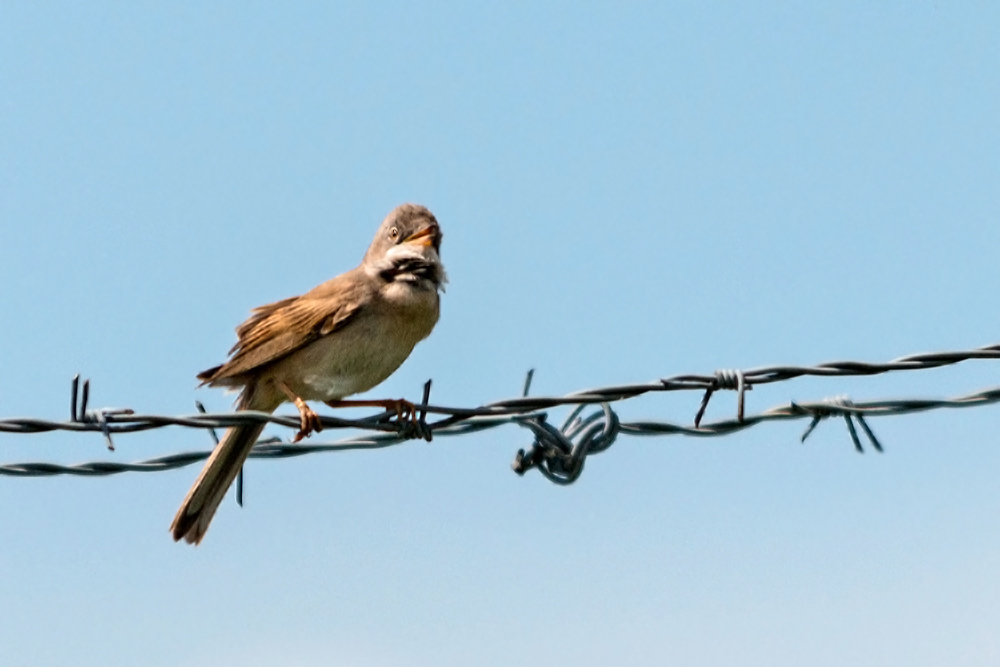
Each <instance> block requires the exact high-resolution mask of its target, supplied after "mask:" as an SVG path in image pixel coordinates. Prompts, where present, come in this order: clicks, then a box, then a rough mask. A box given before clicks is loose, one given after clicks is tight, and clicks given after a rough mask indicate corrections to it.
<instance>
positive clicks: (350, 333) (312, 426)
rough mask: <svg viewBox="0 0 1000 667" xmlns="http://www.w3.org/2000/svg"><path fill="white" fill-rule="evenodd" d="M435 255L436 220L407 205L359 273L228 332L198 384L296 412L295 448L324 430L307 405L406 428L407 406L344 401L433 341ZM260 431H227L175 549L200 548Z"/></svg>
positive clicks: (194, 490)
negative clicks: (389, 415)
mask: <svg viewBox="0 0 1000 667" xmlns="http://www.w3.org/2000/svg"><path fill="white" fill-rule="evenodd" d="M440 250H441V228H440V227H439V226H438V222H437V220H436V219H435V217H434V215H433V214H431V212H430V211H428V210H427V209H426V208H424V207H423V206H418V205H415V204H403V205H402V206H399V207H397V208H396V209H394V210H393V211H392V212H391V213H389V215H388V217H386V219H385V220H384V221H383V222H382V224H381V226H380V227H379V228H378V232H376V233H375V240H373V241H372V244H371V246H370V247H369V248H368V252H366V253H365V256H364V259H362V261H361V265H360V266H358V267H357V268H355V269H352V270H351V271H348V272H347V273H344V274H341V275H339V276H337V277H336V278H334V279H333V280H330V281H327V282H325V283H323V284H322V285H320V286H318V287H316V288H314V289H312V290H310V291H309V292H306V293H305V294H303V295H302V296H296V297H291V298H289V299H283V300H282V301H277V302H275V303H272V304H268V305H266V306H261V307H260V308H256V309H254V310H253V314H252V315H251V317H250V319H248V320H247V321H246V322H244V323H243V324H241V325H240V326H239V327H238V328H237V329H236V334H237V336H238V340H237V342H236V345H234V346H233V349H231V350H230V351H229V353H230V355H231V356H230V359H229V360H228V361H227V362H226V363H224V364H222V365H221V366H216V367H215V368H211V369H209V370H207V371H205V372H203V373H201V374H199V375H198V379H200V380H201V381H202V384H203V385H204V384H207V385H209V386H212V387H234V388H242V393H241V394H240V397H239V399H238V401H237V406H236V409H237V410H257V411H261V412H273V411H274V410H275V409H276V408H277V407H278V406H279V405H281V404H282V403H284V402H285V401H290V402H292V403H294V404H295V407H297V408H298V410H299V416H300V421H301V427H300V429H299V432H298V434H297V435H296V437H295V441H296V442H298V441H299V440H301V439H302V438H304V437H306V436H308V435H309V434H310V433H312V432H313V431H319V430H321V428H322V425H321V424H320V421H319V417H318V416H317V415H316V413H315V412H313V411H312V409H310V408H309V406H308V405H307V404H306V401H323V402H325V403H326V404H327V405H330V406H331V407H351V406H371V407H376V406H377V407H383V408H386V409H394V410H396V412H397V417H398V418H402V417H404V416H407V417H409V418H411V419H412V418H413V414H414V410H413V405H412V404H411V403H409V402H407V401H403V400H402V399H393V400H379V401H345V400H343V399H344V397H345V396H351V395H353V394H357V393H360V392H364V391H368V390H369V389H371V388H372V387H374V386H376V385H377V384H379V383H380V382H382V381H383V380H385V379H386V378H387V377H389V376H390V375H391V374H392V373H393V371H395V370H396V369H397V368H398V367H399V365H400V364H402V363H403V361H405V360H406V358H407V357H408V356H409V355H410V352H411V351H412V350H413V347H414V346H415V345H416V344H417V343H419V342H420V341H421V340H423V339H424V338H427V336H428V335H429V334H430V333H431V330H432V329H433V328H434V325H435V324H436V323H437V320H438V313H439V292H440V291H443V287H444V283H445V282H447V277H446V275H445V271H444V266H443V265H442V264H441V258H440V255H439V253H440ZM263 429H264V425H263V424H254V425H247V426H233V427H231V428H229V430H227V431H226V434H225V435H224V436H223V438H222V440H221V442H219V444H218V446H217V447H216V448H215V450H214V451H213V452H212V455H211V456H210V457H209V459H208V461H207V463H206V464H205V467H204V469H203V470H202V471H201V474H200V475H199V476H198V479H197V480H196V481H195V483H194V486H192V487H191V490H190V491H189V492H188V495H187V497H186V498H185V499H184V502H183V503H181V507H180V509H179V510H178V511H177V516H176V517H174V521H173V524H171V526H170V531H171V533H172V534H173V537H174V540H180V539H181V538H183V539H185V540H187V541H188V542H189V543H192V544H198V543H199V542H201V540H202V538H203V537H205V531H207V530H208V525H209V523H210V522H211V521H212V516H213V515H214V514H215V511H216V509H217V508H218V507H219V503H220V502H222V498H223V497H224V496H225V495H226V491H227V490H228V489H229V487H230V485H232V483H233V480H234V479H235V478H236V475H237V474H238V473H239V471H240V468H241V467H242V465H243V462H244V461H245V460H246V458H247V456H248V455H249V454H250V450H251V449H252V448H253V445H254V443H255V442H256V441H257V438H258V437H259V436H260V434H261V431H263Z"/></svg>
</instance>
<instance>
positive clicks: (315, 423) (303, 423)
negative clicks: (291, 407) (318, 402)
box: [292, 398, 323, 442]
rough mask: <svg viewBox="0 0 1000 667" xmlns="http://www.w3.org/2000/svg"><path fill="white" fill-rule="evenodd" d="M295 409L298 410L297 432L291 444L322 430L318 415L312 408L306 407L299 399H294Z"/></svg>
mask: <svg viewBox="0 0 1000 667" xmlns="http://www.w3.org/2000/svg"><path fill="white" fill-rule="evenodd" d="M295 407H297V408H298V409H299V423H300V425H299V432H298V433H296V434H295V439H294V440H292V442H298V441H299V440H302V438H308V437H309V436H310V435H312V433H313V432H314V431H315V432H316V433H319V432H320V431H322V430H323V423H322V422H321V421H320V420H319V415H318V414H316V413H315V412H314V411H313V409H312V408H310V407H309V406H308V405H306V402H305V401H303V400H302V399H301V398H297V399H295Z"/></svg>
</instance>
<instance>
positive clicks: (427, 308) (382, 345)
mask: <svg viewBox="0 0 1000 667" xmlns="http://www.w3.org/2000/svg"><path fill="white" fill-rule="evenodd" d="M390 287H392V289H383V290H382V291H381V292H380V293H379V295H378V296H377V297H376V298H374V299H373V300H372V301H371V302H369V303H368V304H366V305H365V306H364V307H362V308H361V309H360V310H359V312H358V313H357V315H356V316H355V317H354V318H352V319H351V320H350V321H349V322H348V323H347V324H346V325H345V326H344V327H343V328H342V329H339V330H337V331H334V332H332V333H330V334H327V335H325V336H322V337H321V338H319V339H318V340H316V341H314V342H312V343H310V344H309V345H307V346H305V347H303V348H301V349H300V350H297V351H296V352H294V353H292V354H291V355H289V356H288V357H286V358H285V359H283V360H282V361H280V362H279V363H278V364H276V366H275V368H274V372H273V375H274V379H278V380H281V381H283V382H285V383H286V384H287V385H288V386H289V388H291V389H292V391H294V392H295V393H296V394H297V395H298V396H300V397H302V398H304V399H306V400H318V401H329V400H337V399H341V398H344V397H346V396H350V395H352V394H358V393H361V392H364V391H368V390H369V389H371V388H373V387H375V386H376V385H378V384H379V383H381V382H382V381H383V380H385V379H386V378H387V377H389V376H390V375H391V374H392V373H393V372H394V371H395V370H396V369H397V368H399V366H400V365H401V364H402V363H403V362H404V361H406V358H407V357H408V356H409V355H410V352H411V351H413V348H414V346H415V345H416V344H417V343H418V342H420V341H421V340H423V339H424V338H426V337H427V336H428V335H429V334H430V333H431V330H433V328H434V325H435V324H436V323H437V319H438V312H439V310H438V309H439V302H438V294H437V291H436V290H432V291H430V292H425V291H424V290H419V289H413V288H412V287H406V286H395V285H390ZM400 287H401V288H402V289H399V288H400ZM404 290H405V291H404Z"/></svg>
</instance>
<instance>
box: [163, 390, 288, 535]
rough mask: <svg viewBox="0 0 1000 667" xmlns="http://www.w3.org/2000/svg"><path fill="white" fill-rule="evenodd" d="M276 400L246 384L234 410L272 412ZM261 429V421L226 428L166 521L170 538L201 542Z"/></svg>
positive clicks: (275, 406) (278, 402) (278, 403)
mask: <svg viewBox="0 0 1000 667" xmlns="http://www.w3.org/2000/svg"><path fill="white" fill-rule="evenodd" d="M261 393H263V392H261ZM280 403H281V401H280V400H278V401H275V400H274V399H272V398H269V397H264V396H260V395H259V394H258V392H255V391H253V387H248V388H247V389H246V390H244V392H243V396H242V397H241V399H240V402H239V405H238V407H237V410H259V411H261V412H274V410H275V409H276V408H277V407H278V405H280ZM263 430H264V424H259V425H253V426H234V427H232V428H230V429H228V430H227V431H226V434H225V435H224V436H222V441H221V442H219V444H218V445H217V446H216V448H215V450H214V451H213V452H212V455H211V456H210V457H208V461H207V462H206V463H205V467H204V468H203V469H202V471H201V474H200V475H199V476H198V479H197V480H195V483H194V486H192V487H191V490H190V491H188V494H187V497H186V498H184V502H183V503H181V507H180V509H179V510H177V516H175V517H174V522H173V523H172V524H170V532H171V533H172V534H173V536H174V541H177V540H180V539H181V538H184V539H185V540H186V541H187V542H188V543H189V544H198V543H200V542H201V540H202V538H204V537H205V532H206V531H207V530H208V525H209V524H210V523H211V522H212V517H213V516H215V510H217V509H218V508H219V504H220V503H221V502H222V499H223V498H224V497H225V496H226V491H228V490H229V487H230V486H231V485H232V483H233V480H235V479H236V475H237V474H238V473H239V471H240V468H241V467H242V466H243V462H244V461H246V458H247V456H249V454H250V450H251V449H253V446H254V443H255V442H257V438H259V437H260V434H261V432H262V431H263Z"/></svg>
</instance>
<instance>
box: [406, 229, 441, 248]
mask: <svg viewBox="0 0 1000 667" xmlns="http://www.w3.org/2000/svg"><path fill="white" fill-rule="evenodd" d="M404 243H415V244H417V245H419V246H422V247H424V248H427V247H429V246H434V249H435V250H436V249H437V248H438V245H439V244H440V243H441V232H440V231H438V227H437V225H428V226H426V227H424V228H423V229H421V230H420V231H419V232H416V233H415V234H411V235H410V236H409V237H407V239H406V240H405V241H404Z"/></svg>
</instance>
